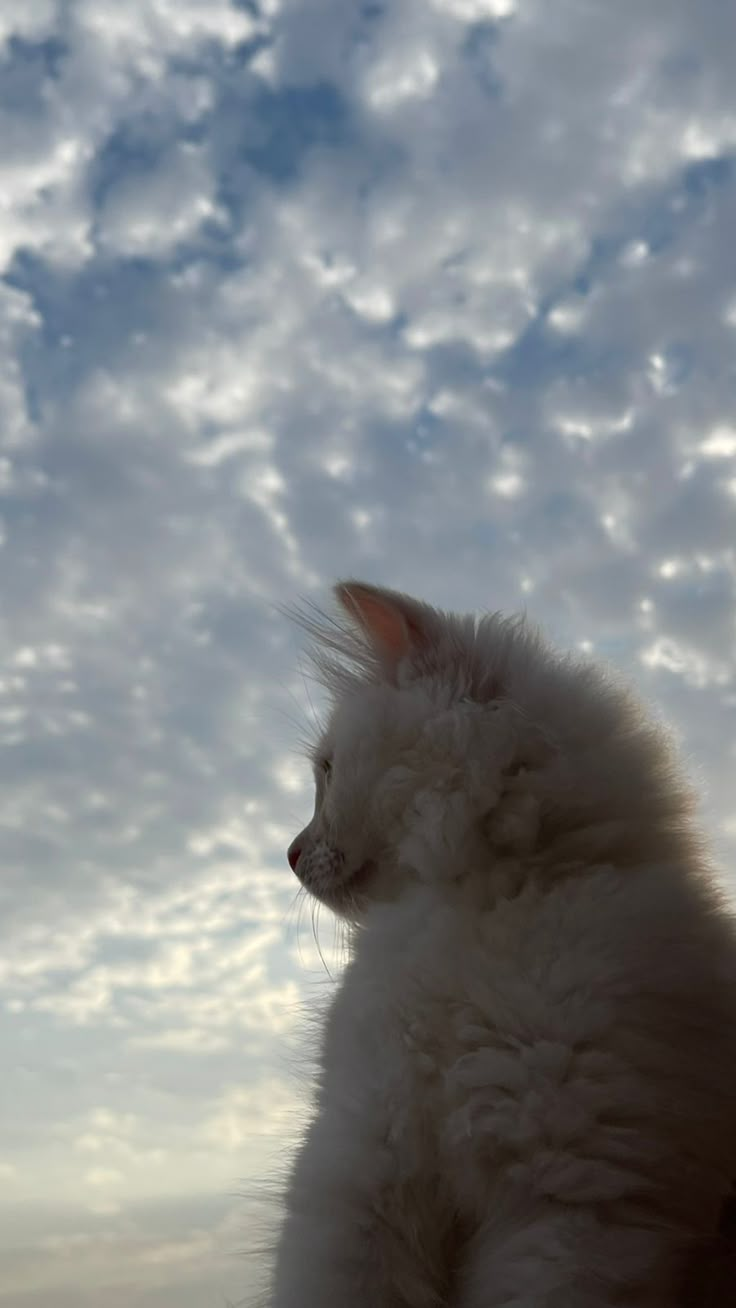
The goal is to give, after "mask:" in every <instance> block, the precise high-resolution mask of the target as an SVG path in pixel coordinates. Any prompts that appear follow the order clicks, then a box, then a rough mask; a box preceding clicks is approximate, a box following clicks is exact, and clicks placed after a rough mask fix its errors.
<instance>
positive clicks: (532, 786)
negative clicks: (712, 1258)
mask: <svg viewBox="0 0 736 1308" xmlns="http://www.w3.org/2000/svg"><path fill="white" fill-rule="evenodd" d="M336 594H337V598H338V600H339V602H340V605H341V606H342V610H343V617H342V618H341V619H340V620H337V621H333V620H329V619H327V620H322V619H320V618H317V619H315V620H314V621H309V620H306V625H307V626H308V627H309V628H310V631H311V634H312V636H313V637H315V638H316V640H317V651H316V659H317V663H318V667H319V669H320V672H321V674H322V677H323V679H324V682H325V684H326V686H327V688H328V690H329V691H330V693H331V701H332V711H331V715H330V719H329V723H328V726H327V729H326V731H325V733H324V736H323V738H322V739H321V741H320V742H319V745H318V747H317V749H316V751H315V755H314V765H315V774H316V804H315V811H314V816H313V817H312V819H311V821H310V822H309V824H308V826H306V827H305V828H304V830H303V831H302V832H301V833H300V834H299V835H298V836H297V837H296V839H295V840H294V842H293V844H292V845H291V848H290V850H289V861H290V863H291V865H292V867H293V868H294V870H295V872H296V874H297V876H298V877H299V879H300V880H301V881H302V883H303V884H304V886H306V888H307V890H308V891H310V892H311V894H313V895H314V896H316V897H317V898H318V899H320V900H322V901H323V902H324V903H326V904H328V905H329V906H330V908H332V909H333V910H334V911H335V912H336V913H338V914H341V915H343V916H344V917H345V918H346V919H347V920H348V921H349V922H350V923H351V924H352V926H351V934H352V948H351V960H350V963H349V965H348V967H347V970H346V972H345V974H344V978H343V980H342V983H341V986H340V989H339V991H338V993H337V995H336V997H335V999H334V1001H333V1003H332V1006H331V1009H330V1011H329V1016H328V1020H327V1023H326V1029H325V1031H324V1036H323V1041H322V1046H321V1051H320V1055H319V1077H318V1092H317V1103H316V1115H315V1117H314V1120H313V1122H312V1124H311V1125H310V1127H309V1129H308V1131H307V1133H306V1136H305V1139H304V1142H303V1144H302V1146H301V1149H300V1152H299V1154H298V1157H297V1159H296V1163H295V1166H294V1168H293V1172H292V1175H291V1177H290V1181H289V1185H288V1191H287V1194H286V1197H285V1214H284V1221H283V1227H282V1231H281V1236H280V1242H279V1245H278V1250H277V1258H276V1267H275V1273H274V1278H273V1285H272V1289H271V1298H270V1303H271V1306H272V1308H440V1306H441V1305H448V1306H449V1308H500V1306H501V1305H503V1306H504V1308H542V1306H543V1308H594V1306H595V1308H613V1305H616V1306H621V1308H623V1306H624V1305H628V1306H629V1308H671V1306H672V1305H674V1304H676V1303H678V1302H680V1299H679V1295H680V1293H681V1290H680V1287H681V1284H682V1278H683V1274H684V1268H685V1264H686V1262H687V1261H688V1260H689V1259H690V1258H691V1256H692V1252H693V1249H694V1248H697V1247H698V1245H699V1244H700V1243H704V1242H705V1241H707V1239H708V1238H709V1237H710V1236H711V1235H712V1233H713V1232H714V1230H715V1228H716V1227H717V1224H718V1214H719V1211H720V1209H721V1205H722V1203H723V1201H724V1198H725V1196H726V1195H727V1192H728V1191H729V1187H730V1183H731V1180H732V1178H733V1177H734V1176H736V1091H735V1084H736V943H735V942H736V936H735V934H734V929H733V925H732V921H731V918H730V916H729V914H728V913H727V912H726V910H725V908H724V906H723V904H722V902H721V901H720V899H719V896H718V893H717V892H716V890H715V889H714V888H713V885H712V881H711V877H710V874H709V870H708V865H707V860H706V856H705V854H704V851H703V847H702V844H701V841H700V838H699V835H698V832H697V830H696V829H695V827H694V825H693V820H692V817H691V803H690V798H689V795H688V793H687V791H686V789H685V787H684V785H683V783H682V781H681V779H680V776H679V775H678V772H677V770H676V768H675V766H674V764H673V760H672V757H671V755H670V752H669V750H668V747H667V745H666V744H665V742H664V741H663V739H662V735H661V733H660V732H659V731H658V730H656V729H655V728H654V727H653V726H652V725H651V723H650V722H649V721H647V719H646V717H645V716H644V714H643V713H642V711H641V709H640V707H639V706H638V705H637V704H635V703H634V702H633V701H632V699H631V698H630V697H629V695H628V694H627V693H625V692H624V691H622V689H621V688H620V686H618V685H617V684H615V683H614V681H613V680H612V679H611V678H610V677H609V676H607V675H605V674H602V673H601V672H600V671H599V670H596V669H594V668H592V667H590V666H588V665H586V664H583V663H581V662H579V661H576V660H573V659H570V658H563V657H560V656H558V655H557V654H555V653H553V652H551V651H550V649H549V648H547V647H546V645H545V644H544V643H543V642H542V640H541V639H540V637H539V635H538V634H537V633H536V632H535V631H534V630H532V629H530V628H529V626H528V625H527V624H526V623H525V622H524V621H522V620H519V619H513V620H507V619H503V618H501V617H499V616H498V615H496V614H494V615H491V616H487V617H484V618H482V619H480V620H476V619H475V618H473V617H467V616H466V617H459V616H456V615H451V614H444V613H440V612H438V611H436V610H434V609H432V608H430V607H428V606H426V605H424V604H420V603H418V602H416V601H414V600H411V599H408V598H407V597H406V596H403V595H399V594H396V593H394V592H392V591H387V590H381V589H378V588H376V587H372V586H367V585H364V584H361V583H354V582H349V583H344V584H341V585H339V586H338V587H337V589H336ZM733 1301H734V1302H735V1303H736V1287H734V1293H733ZM693 1302H700V1300H698V1299H697V1298H696V1299H694V1300H693ZM719 1302H723V1304H724V1306H725V1304H726V1303H728V1302H730V1296H727V1297H726V1298H725V1299H723V1300H722V1301H720V1300H719Z"/></svg>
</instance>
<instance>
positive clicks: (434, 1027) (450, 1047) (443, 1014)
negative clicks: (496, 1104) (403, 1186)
mask: <svg viewBox="0 0 736 1308" xmlns="http://www.w3.org/2000/svg"><path fill="white" fill-rule="evenodd" d="M421 962H422V960H421V959H420V958H417V956H416V953H415V954H414V956H413V957H411V958H409V959H407V958H406V956H405V955H402V954H401V953H400V952H398V951H397V953H396V954H394V955H392V954H390V953H388V951H387V953H386V954H385V955H384V956H383V958H382V966H380V967H376V966H375V960H370V962H369V963H367V964H366V966H361V964H360V963H359V964H358V965H356V966H355V967H352V968H350V969H348V972H347V974H346V975H345V978H344V981H343V985H342V988H341V991H340V993H339V994H338V996H337V997H336V1000H335V1002H334V1004H333V1007H332V1011H331V1013H330V1016H329V1020H328V1026H327V1031H326V1039H325V1044H324V1047H323V1067H322V1073H323V1076H322V1080H323V1085H324V1087H325V1093H326V1103H327V1104H328V1105H329V1108H330V1111H333V1112H336V1113H337V1114H339V1115H340V1116H344V1117H346V1118H352V1119H353V1120H354V1121H355V1123H356V1124H357V1125H359V1126H360V1128H361V1129H365V1130H368V1131H370V1132H371V1133H372V1134H374V1135H375V1136H376V1138H380V1139H382V1140H383V1141H384V1142H385V1143H386V1144H388V1145H390V1146H391V1148H392V1150H394V1151H395V1152H396V1153H397V1155H400V1156H401V1157H402V1159H403V1162H404V1164H405V1165H406V1166H412V1165H415V1166H416V1167H417V1168H419V1167H420V1166H421V1167H422V1168H425V1167H426V1162H427V1154H428V1151H429V1152H430V1153H431V1154H432V1155H435V1156H436V1153H437V1151H438V1149H439V1148H440V1141H441V1136H442V1128H443V1123H444V1122H445V1121H446V1116H447V1097H448V1087H449V1086H450V1084H451V1081H452V1075H451V1072H452V1068H453V1066H454V1064H455V1063H456V1061H457V1059H458V1057H459V1056H460V1055H461V1053H462V1052H463V1051H462V1049H461V1048H460V1047H459V1045H458V1038H457V1030H456V1016H457V1003H456V999H455V997H454V996H453V994H452V992H451V990H450V989H449V988H448V986H447V984H446V981H445V983H444V984H435V983H433V982H432V980H431V976H432V973H431V969H430V968H423V967H422V966H421ZM448 974H449V972H447V973H446V976H447V975H448Z"/></svg>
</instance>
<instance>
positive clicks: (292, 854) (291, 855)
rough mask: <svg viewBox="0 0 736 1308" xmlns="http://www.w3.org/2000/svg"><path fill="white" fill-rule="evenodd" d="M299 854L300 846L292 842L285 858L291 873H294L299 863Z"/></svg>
mask: <svg viewBox="0 0 736 1308" xmlns="http://www.w3.org/2000/svg"><path fill="white" fill-rule="evenodd" d="M301 852H302V847H301V845H298V844H297V842H296V841H295V840H292V842H291V844H290V845H289V848H288V850H287V854H286V857H287V858H288V860H289V867H290V868H291V870H292V872H296V865H297V863H298V862H299V855H300V854H301Z"/></svg>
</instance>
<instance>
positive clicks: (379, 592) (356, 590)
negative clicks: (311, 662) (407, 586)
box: [335, 581, 428, 669]
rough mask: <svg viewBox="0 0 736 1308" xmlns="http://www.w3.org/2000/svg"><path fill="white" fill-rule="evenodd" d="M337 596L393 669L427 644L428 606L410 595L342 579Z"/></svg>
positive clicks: (336, 587) (336, 591)
mask: <svg viewBox="0 0 736 1308" xmlns="http://www.w3.org/2000/svg"><path fill="white" fill-rule="evenodd" d="M335 595H336V596H337V599H338V600H339V602H340V604H341V605H342V607H343V608H344V609H345V610H346V612H347V613H348V614H349V615H350V617H351V618H353V619H354V620H355V621H356V622H357V623H358V624H359V625H360V626H361V627H362V628H363V631H364V632H365V634H366V635H367V636H368V639H369V640H370V642H371V644H372V645H373V647H374V649H375V651H376V653H377V654H378V655H379V657H380V658H381V661H382V662H383V663H384V664H385V665H386V666H388V667H389V668H390V669H393V668H396V666H397V665H398V664H399V663H400V662H401V660H402V659H404V658H406V657H407V656H408V655H410V654H412V653H413V652H414V651H416V650H418V649H420V648H421V647H422V646H423V645H425V644H426V642H427V638H428V632H427V622H426V616H425V606H424V605H422V604H418V603H417V602H416V601H415V600H411V599H409V597H408V596H406V595H400V594H399V593H398V592H397V591H393V590H383V589H382V588H381V587H380V586H369V585H367V584H366V583H365V582H362V581H341V582H338V584H337V585H336V586H335Z"/></svg>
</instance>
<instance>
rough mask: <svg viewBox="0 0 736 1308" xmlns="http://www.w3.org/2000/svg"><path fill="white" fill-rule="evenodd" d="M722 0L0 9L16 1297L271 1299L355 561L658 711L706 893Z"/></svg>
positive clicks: (735, 717) (731, 56)
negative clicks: (257, 1228) (329, 685)
mask: <svg viewBox="0 0 736 1308" xmlns="http://www.w3.org/2000/svg"><path fill="white" fill-rule="evenodd" d="M734 231H736V6H734V5H731V4H726V3H723V0H700V3H699V4H698V5H697V6H694V5H693V4H692V3H691V0H616V3H615V4H612V3H610V0H555V3H554V4H550V3H549V0H392V2H391V3H388V2H385V3H384V2H382V0H365V3H353V2H352V0H347V2H346V0H263V2H262V3H256V2H255V0H254V2H253V3H250V2H245V3H236V2H235V0H233V2H232V3H228V2H227V0H126V3H125V4H121V3H120V0H24V2H23V4H19V3H10V2H9V0H6V2H5V3H2V4H0V278H1V280H0V344H1V348H0V569H1V571H2V575H1V579H0V779H1V781H2V784H1V786H0V842H1V852H2V859H1V863H0V866H1V867H2V876H1V877H0V1046H1V1048H2V1066H3V1075H2V1079H1V1081H0V1182H2V1184H1V1185H0V1265H2V1268H3V1271H2V1276H1V1278H0V1308H42V1306H43V1308H47V1306H48V1304H49V1303H53V1304H54V1306H55V1308H101V1305H103V1304H104V1306H105V1308H224V1305H225V1304H227V1303H233V1304H235V1303H237V1302H238V1301H240V1300H243V1301H244V1303H245V1304H248V1302H249V1298H250V1297H251V1296H252V1286H253V1277H254V1269H253V1264H252V1261H251V1260H250V1259H248V1258H247V1257H246V1256H245V1253H244V1251H245V1250H246V1249H247V1247H248V1242H249V1239H250V1238H251V1235H252V1218H251V1216H250V1215H249V1212H250V1210H249V1199H248V1196H249V1194H250V1193H251V1191H252V1188H253V1186H254V1183H255V1182H256V1181H257V1179H258V1178H259V1177H260V1178H262V1177H264V1176H265V1177H267V1176H269V1175H271V1174H272V1171H273V1167H274V1165H275V1161H274V1160H276V1159H278V1158H279V1157H281V1156H282V1155H283V1147H284V1141H285V1140H287V1139H288V1138H290V1137H289V1132H292V1133H293V1129H294V1124H295V1123H297V1122H299V1121H300V1120H303V1118H304V1114H305V1112H306V1100H305V1095H304V1090H303V1087H302V1085H301V1083H300V1082H299V1081H298V1078H295V1076H294V1066H295V1058H296V1055H295V1050H297V1049H298V1041H299V1032H300V1030H301V1029H302V1027H301V1016H302V1014H303V1012H304V1011H305V1010H306V1011H309V1010H311V1009H312V1008H313V1007H314V1005H315V1003H317V1002H319V1001H320V1000H321V998H323V997H324V996H325V995H326V994H329V989H330V986H331V984H332V982H331V981H330V978H329V975H328V972H327V970H326V969H329V970H330V971H331V972H332V973H333V975H335V974H337V973H339V957H337V958H336V954H339V951H338V950H337V949H336V947H335V933H334V930H333V928H332V926H331V922H330V919H329V914H328V913H327V911H326V910H325V911H323V914H322V917H321V919H320V923H319V930H318V932H317V938H318V940H319V941H320V943H321V947H322V952H323V955H324V958H325V964H326V966H323V964H322V962H321V960H320V957H319V951H318V949H317V945H316V943H315V939H314V936H313V931H312V923H311V920H310V914H309V911H308V909H304V907H303V906H302V911H301V912H300V910H299V906H298V905H295V903H294V894H295V883H294V878H293V876H292V874H291V872H290V870H289V868H288V866H287V863H286V858H285V850H286V847H287V845H288V843H289V840H290V839H291V837H292V836H293V834H295V832H296V831H297V830H298V829H299V828H300V827H301V826H302V825H303V823H304V821H305V820H306V818H307V817H308V816H309V813H310V811H311V784H310V779H309V770H308V767H307V765H306V762H305V761H304V760H303V759H302V757H301V755H300V751H299V743H298V742H299V738H300V736H302V735H303V733H304V730H305V728H307V727H308V724H309V722H310V720H311V719H312V713H313V710H312V702H313V701H314V702H315V704H316V708H317V710H318V709H319V702H318V697H317V694H316V691H315V690H314V688H313V687H312V686H311V685H310V683H309V680H308V678H307V677H306V675H305V665H304V659H303V654H302V648H301V638H300V635H299V633H298V631H296V630H295V629H293V628H292V626H291V625H290V624H289V623H288V622H287V621H286V620H285V618H284V617H283V616H282V615H281V613H280V609H279V606H281V605H284V604H289V603H293V602H295V601H299V600H300V599H305V598H306V599H311V600H316V601H318V602H324V601H325V599H326V598H327V596H328V593H329V586H330V584H331V583H332V581H334V579H335V578H337V577H340V576H346V575H348V576H349V575H352V576H357V577H359V578H362V579H365V580H368V581H374V582H378V583H382V584H386V585H389V586H395V587H397V588H399V589H402V590H406V591H409V592H411V593H414V594H415V595H417V596H419V597H421V598H423V599H426V600H429V601H431V602H434V603H437V604H439V605H441V606H443V607H447V608H454V609H459V610H477V611H482V610H487V609H499V608H500V609H503V610H505V611H517V610H520V609H524V610H526V611H527V612H528V613H529V615H530V616H531V617H532V618H534V619H536V620H538V621H539V622H541V623H542V624H543V626H544V628H545V630H546V631H547V632H548V633H549V634H550V635H551V636H552V638H553V639H554V640H556V641H557V642H558V643H559V644H561V645H563V646H565V647H572V648H580V649H582V650H586V651H590V652H591V653H592V654H593V655H594V656H596V657H600V658H603V659H605V660H609V661H610V662H612V663H613V664H615V665H616V666H617V667H618V668H620V669H621V670H622V671H623V672H624V673H625V674H626V675H627V676H628V677H629V678H630V680H632V681H633V683H634V684H635V686H636V687H637V688H638V690H639V691H640V693H641V694H642V695H643V696H644V697H645V698H646V699H647V700H648V701H650V702H651V704H652V706H653V710H654V712H655V713H656V714H657V715H659V716H660V717H661V718H663V719H664V720H665V721H667V722H668V723H669V724H670V725H671V727H672V728H673V730H674V731H675V733H676V735H677V737H678V739H679V741H680V743H681V748H682V750H683V752H684V755H685V759H686V763H687V767H688V769H689V772H690V775H691V776H692V778H693V780H694V782H695V784H696V786H697V787H698V789H699V792H700V794H701V796H702V806H703V815H704V820H705V821H706V822H707V824H708V827H709V830H710V833H711V838H712V842H713V845H714V848H715V850H716V852H717V854H718V857H719V858H720V859H721V860H722V864H723V868H724V877H725V878H726V879H727V880H728V879H730V884H731V885H733V887H734V890H736V871H735V869H736V804H735V802H734V798H733V796H734V773H735V772H736V744H735V742H736V661H735V659H734V636H735V635H736V242H735V241H734V236H733V233H734Z"/></svg>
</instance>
